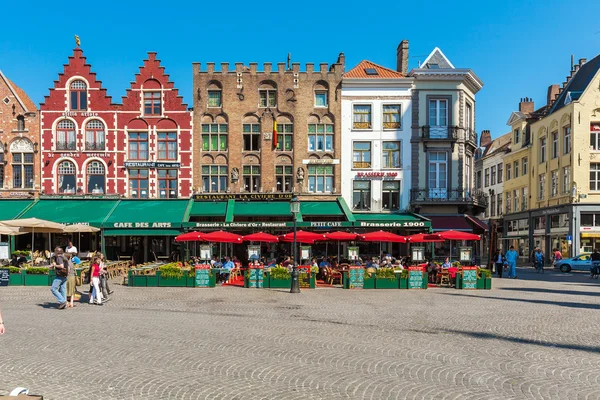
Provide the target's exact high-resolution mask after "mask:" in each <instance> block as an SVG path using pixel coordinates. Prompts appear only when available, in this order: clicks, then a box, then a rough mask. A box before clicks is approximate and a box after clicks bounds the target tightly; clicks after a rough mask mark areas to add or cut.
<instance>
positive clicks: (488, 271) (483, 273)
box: [477, 268, 492, 278]
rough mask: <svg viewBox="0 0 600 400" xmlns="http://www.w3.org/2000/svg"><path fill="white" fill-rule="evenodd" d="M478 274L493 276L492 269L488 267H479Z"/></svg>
mask: <svg viewBox="0 0 600 400" xmlns="http://www.w3.org/2000/svg"><path fill="white" fill-rule="evenodd" d="M477 274H478V275H479V276H480V277H481V278H491V277H492V271H490V270H489V269H487V268H477Z"/></svg>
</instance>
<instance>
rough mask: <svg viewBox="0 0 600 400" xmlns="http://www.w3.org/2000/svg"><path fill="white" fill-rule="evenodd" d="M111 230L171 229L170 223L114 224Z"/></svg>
mask: <svg viewBox="0 0 600 400" xmlns="http://www.w3.org/2000/svg"><path fill="white" fill-rule="evenodd" d="M113 228H171V223H170V222H115V223H114V224H113Z"/></svg>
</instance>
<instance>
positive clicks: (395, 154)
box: [381, 141, 402, 168]
mask: <svg viewBox="0 0 600 400" xmlns="http://www.w3.org/2000/svg"><path fill="white" fill-rule="evenodd" d="M381 168H402V160H401V158H400V142H397V141H395V142H387V141H386V142H383V144H382V147H381Z"/></svg>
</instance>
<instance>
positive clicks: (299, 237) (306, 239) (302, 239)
mask: <svg viewBox="0 0 600 400" xmlns="http://www.w3.org/2000/svg"><path fill="white" fill-rule="evenodd" d="M279 240H280V241H282V242H293V241H294V232H290V233H286V234H285V235H280V236H279ZM316 240H325V235H323V234H322V233H313V232H307V231H296V241H297V242H299V243H309V244H313V243H314V242H315V241H316Z"/></svg>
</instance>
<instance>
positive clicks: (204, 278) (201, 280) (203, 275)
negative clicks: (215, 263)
mask: <svg viewBox="0 0 600 400" xmlns="http://www.w3.org/2000/svg"><path fill="white" fill-rule="evenodd" d="M196 287H210V267H209V266H208V265H200V266H197V267H196Z"/></svg>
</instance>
